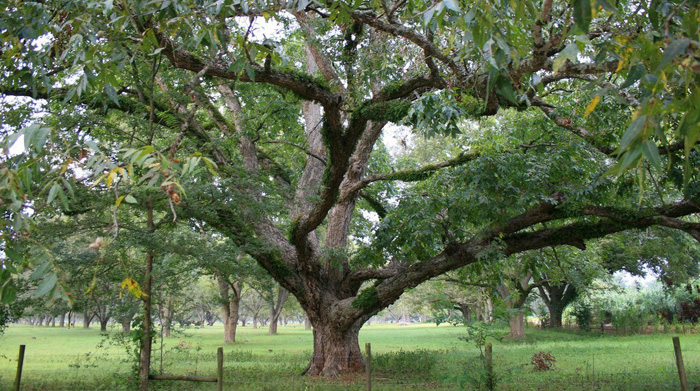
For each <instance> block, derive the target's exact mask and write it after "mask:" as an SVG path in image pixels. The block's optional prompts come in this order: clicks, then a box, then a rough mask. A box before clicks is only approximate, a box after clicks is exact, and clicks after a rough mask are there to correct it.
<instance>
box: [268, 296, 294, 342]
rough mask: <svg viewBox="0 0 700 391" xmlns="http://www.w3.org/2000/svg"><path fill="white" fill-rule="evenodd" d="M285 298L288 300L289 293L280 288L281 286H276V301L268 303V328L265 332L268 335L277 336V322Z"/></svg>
mask: <svg viewBox="0 0 700 391" xmlns="http://www.w3.org/2000/svg"><path fill="white" fill-rule="evenodd" d="M287 298H289V291H287V290H286V289H284V288H282V287H281V286H278V287H277V301H274V300H271V301H270V327H269V328H268V330H267V333H268V334H270V335H275V334H277V323H278V321H279V317H280V315H281V314H282V307H283V306H284V303H285V302H286V301H287Z"/></svg>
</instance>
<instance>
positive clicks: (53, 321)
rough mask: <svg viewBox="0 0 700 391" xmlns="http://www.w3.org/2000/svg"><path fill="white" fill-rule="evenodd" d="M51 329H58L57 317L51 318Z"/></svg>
mask: <svg viewBox="0 0 700 391" xmlns="http://www.w3.org/2000/svg"><path fill="white" fill-rule="evenodd" d="M51 327H56V317H55V316H52V317H51Z"/></svg>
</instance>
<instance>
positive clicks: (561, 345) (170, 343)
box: [0, 324, 700, 391]
mask: <svg viewBox="0 0 700 391" xmlns="http://www.w3.org/2000/svg"><path fill="white" fill-rule="evenodd" d="M238 330H239V331H238V336H237V339H238V341H237V342H236V343H233V344H226V345H223V344H222V342H221V340H222V334H223V329H222V328H221V327H220V326H218V325H216V326H214V327H205V328H190V329H186V330H180V331H178V332H175V333H173V335H172V336H171V337H169V338H165V339H164V340H163V341H162V342H163V348H162V352H163V354H162V368H163V373H168V374H178V375H201V376H214V375H215V374H216V349H217V347H219V346H224V352H225V353H224V377H225V387H224V389H226V390H292V391H297V390H299V391H302V390H364V389H366V378H365V377H364V375H360V376H350V377H341V378H336V379H315V378H308V377H302V376H300V373H301V372H302V371H303V369H304V367H305V366H306V364H307V363H308V359H309V357H310V355H311V346H312V334H311V331H310V330H305V329H304V327H303V326H289V327H280V329H279V334H278V335H267V329H265V328H260V329H252V328H251V327H239V329H238ZM499 331H501V332H502V333H503V334H505V333H506V331H507V330H506V329H500V330H499ZM527 334H528V337H527V338H526V339H525V340H524V341H513V340H509V339H508V338H504V339H502V340H500V341H498V340H492V341H491V342H492V343H493V352H494V353H493V354H494V358H493V362H494V371H495V378H496V388H495V389H497V390H525V391H528V390H533V391H534V390H538V391H539V390H552V391H554V390H557V391H559V390H678V389H680V385H679V384H680V383H679V380H678V372H677V369H676V366H675V356H674V352H673V344H672V340H671V337H672V336H673V335H676V334H671V333H668V334H665V333H657V334H651V335H630V336H617V335H609V334H608V335H605V336H601V335H600V333H577V332H571V331H543V330H537V329H528V330H527ZM464 335H465V330H464V328H463V327H459V326H457V327H453V326H449V325H442V326H440V327H436V326H435V325H427V324H423V325H410V326H398V325H380V324H372V325H371V326H366V327H365V328H363V329H362V331H361V333H360V344H361V346H362V347H363V348H364V344H365V342H370V343H371V344H372V367H373V371H374V373H373V388H372V389H373V390H461V389H464V390H473V389H484V387H485V371H484V369H483V365H482V361H481V360H480V358H479V357H480V353H479V350H478V349H477V348H476V347H475V346H474V345H472V344H471V343H468V342H465V341H462V340H460V339H459V337H461V336H464ZM20 344H25V345H26V346H27V348H26V357H25V365H24V371H23V376H22V390H25V391H28V390H132V389H135V388H136V386H135V383H134V380H133V378H134V376H133V373H134V372H133V360H132V359H131V358H130V356H129V354H128V353H127V347H129V348H133V345H130V344H129V340H128V338H125V337H124V336H123V335H122V334H121V333H120V332H119V330H118V329H116V328H115V329H111V330H110V331H109V335H108V336H106V335H103V334H101V333H100V332H99V330H98V329H94V328H93V329H83V328H75V329H61V328H51V327H29V326H20V325H12V326H10V327H9V328H8V329H7V330H6V332H5V334H4V335H3V336H0V390H6V389H12V384H13V382H14V378H15V371H16V365H17V361H16V360H17V352H18V347H19V345H20ZM681 345H682V347H683V358H684V362H685V367H686V370H687V376H688V380H689V383H690V387H691V389H693V386H694V385H695V384H700V334H694V333H688V334H682V335H681ZM539 352H545V353H550V354H551V356H553V357H554V358H555V362H554V363H553V364H554V365H553V369H551V370H548V371H541V372H536V371H533V365H532V364H531V360H532V356H533V355H534V354H536V353H539ZM160 367H161V341H160V339H158V340H156V341H155V343H154V351H153V364H152V368H153V370H154V372H156V373H157V372H160ZM153 389H154V390H197V391H199V390H202V391H204V390H212V391H213V390H216V386H215V384H213V383H191V382H164V381H161V382H154V387H153Z"/></svg>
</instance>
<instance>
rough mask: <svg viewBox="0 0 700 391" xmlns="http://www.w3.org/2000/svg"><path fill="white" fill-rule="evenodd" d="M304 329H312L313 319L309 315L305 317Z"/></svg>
mask: <svg viewBox="0 0 700 391" xmlns="http://www.w3.org/2000/svg"><path fill="white" fill-rule="evenodd" d="M304 329H305V330H311V321H310V320H309V316H308V315H307V316H306V318H305V319H304Z"/></svg>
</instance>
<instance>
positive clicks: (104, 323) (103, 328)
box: [100, 316, 109, 331]
mask: <svg viewBox="0 0 700 391" xmlns="http://www.w3.org/2000/svg"><path fill="white" fill-rule="evenodd" d="M107 323H109V316H105V317H104V318H103V319H100V331H107Z"/></svg>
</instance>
